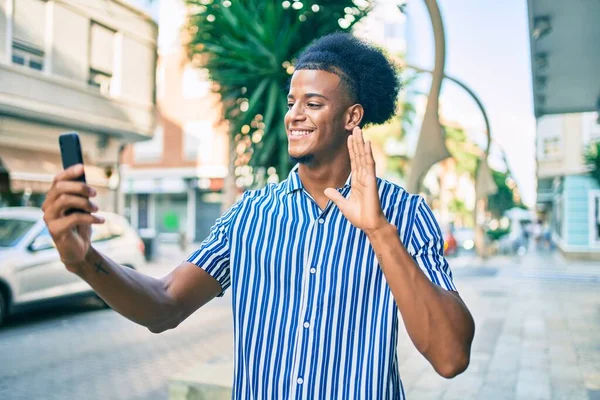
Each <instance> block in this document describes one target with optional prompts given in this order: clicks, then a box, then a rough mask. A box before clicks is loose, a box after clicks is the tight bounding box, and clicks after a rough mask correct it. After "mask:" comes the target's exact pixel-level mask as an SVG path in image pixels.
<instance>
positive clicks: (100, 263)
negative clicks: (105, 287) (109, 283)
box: [94, 261, 108, 275]
mask: <svg viewBox="0 0 600 400" xmlns="http://www.w3.org/2000/svg"><path fill="white" fill-rule="evenodd" d="M94 266H95V267H96V272H97V273H100V272H104V273H105V274H106V275H108V271H107V270H106V269H104V268H103V267H102V261H96V263H95V264H94Z"/></svg>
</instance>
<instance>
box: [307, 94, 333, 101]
mask: <svg viewBox="0 0 600 400" xmlns="http://www.w3.org/2000/svg"><path fill="white" fill-rule="evenodd" d="M304 97H307V98H310V97H321V98H323V99H325V100H329V99H328V98H327V97H325V96H323V95H322V94H319V93H306V94H305V95H304Z"/></svg>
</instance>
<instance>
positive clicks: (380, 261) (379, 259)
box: [377, 253, 383, 270]
mask: <svg viewBox="0 0 600 400" xmlns="http://www.w3.org/2000/svg"><path fill="white" fill-rule="evenodd" d="M377 260H378V261H379V267H380V268H381V269H382V270H383V254H381V253H379V254H377Z"/></svg>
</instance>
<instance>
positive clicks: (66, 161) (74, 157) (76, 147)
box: [58, 132, 87, 215]
mask: <svg viewBox="0 0 600 400" xmlns="http://www.w3.org/2000/svg"><path fill="white" fill-rule="evenodd" d="M58 144H59V145H60V155H61V157H62V163H63V168H64V169H68V168H70V167H72V166H73V165H76V164H81V165H83V154H82V152H81V142H80V141H79V135H78V134H77V133H75V132H69V133H63V134H62V135H60V136H59V138H58ZM74 180H75V181H77V182H83V183H86V181H85V172H82V174H81V176H78V177H76V178H75V179H74ZM74 212H82V213H85V212H87V211H84V210H81V209H78V208H72V209H69V210H67V211H66V212H65V214H66V215H69V214H71V213H74Z"/></svg>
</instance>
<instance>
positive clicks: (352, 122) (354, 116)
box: [344, 104, 365, 132]
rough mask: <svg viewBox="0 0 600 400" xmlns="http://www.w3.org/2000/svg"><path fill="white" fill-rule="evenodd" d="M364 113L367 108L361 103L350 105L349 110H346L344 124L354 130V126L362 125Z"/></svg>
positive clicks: (348, 129)
mask: <svg viewBox="0 0 600 400" xmlns="http://www.w3.org/2000/svg"><path fill="white" fill-rule="evenodd" d="M364 115H365V110H364V108H363V106H361V105H360V104H354V105H352V106H350V107H348V110H347V111H346V117H345V118H346V121H345V122H346V123H345V124H344V129H346V130H347V131H350V132H352V130H353V129H354V127H356V126H360V123H361V121H362V119H363V116H364Z"/></svg>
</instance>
